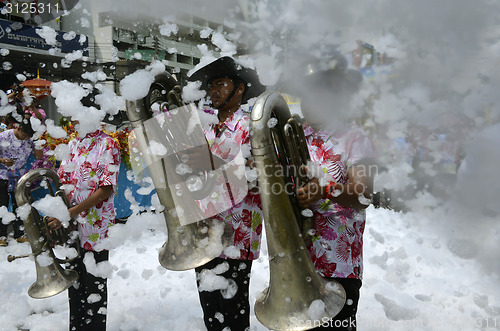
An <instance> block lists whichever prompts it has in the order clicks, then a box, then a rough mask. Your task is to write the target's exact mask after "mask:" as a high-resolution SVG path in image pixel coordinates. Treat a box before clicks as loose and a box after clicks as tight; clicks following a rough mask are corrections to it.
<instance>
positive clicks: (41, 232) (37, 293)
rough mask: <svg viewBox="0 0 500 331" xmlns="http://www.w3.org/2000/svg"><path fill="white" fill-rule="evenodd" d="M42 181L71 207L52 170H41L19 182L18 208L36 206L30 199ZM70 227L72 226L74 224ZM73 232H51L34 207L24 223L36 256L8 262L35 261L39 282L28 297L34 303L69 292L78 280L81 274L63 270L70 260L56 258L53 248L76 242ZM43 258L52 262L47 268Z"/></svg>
mask: <svg viewBox="0 0 500 331" xmlns="http://www.w3.org/2000/svg"><path fill="white" fill-rule="evenodd" d="M39 181H46V184H47V186H48V189H49V191H50V193H51V195H53V196H59V197H61V198H62V200H63V201H64V203H65V204H66V206H68V201H67V199H66V195H65V193H64V191H63V190H61V182H60V180H59V176H57V173H56V172H55V171H54V170H52V169H44V168H42V169H35V170H32V171H30V172H28V173H27V174H25V175H24V176H22V177H21V178H20V179H19V181H18V183H17V187H16V192H15V197H16V201H17V205H18V206H19V207H22V206H24V205H25V204H27V203H29V204H32V203H33V202H34V199H33V196H32V195H31V185H32V184H33V183H36V182H39ZM50 181H51V182H52V183H53V185H54V187H55V190H53V189H52V185H51V184H50ZM70 223H71V224H73V222H70ZM73 225H74V224H73ZM72 230H74V227H68V228H62V229H60V230H58V231H57V232H55V233H53V232H51V231H50V230H49V228H48V226H47V222H46V217H43V218H42V217H41V216H40V214H39V213H38V211H37V210H36V209H35V208H33V207H31V211H30V214H29V216H28V218H27V219H26V220H24V231H25V233H26V237H27V238H28V240H29V242H30V245H31V251H32V252H33V253H32V254H28V255H22V256H12V255H9V256H8V257H7V260H8V261H9V262H12V261H14V260H15V259H18V258H23V257H28V256H33V257H34V261H35V267H36V281H35V283H33V284H32V285H31V286H30V288H29V290H28V295H29V296H30V297H32V298H34V299H43V298H48V297H51V296H54V295H56V294H59V293H61V292H63V291H65V290H67V289H68V288H69V287H70V286H71V285H73V284H74V283H75V282H76V281H77V280H78V273H77V272H76V271H74V270H67V269H63V268H62V267H61V264H62V263H66V262H70V261H71V260H69V259H68V260H60V259H58V258H56V257H55V255H54V251H53V250H52V246H53V245H55V244H64V243H66V242H68V241H69V240H73V239H69V233H70V232H71V231H72ZM68 239H69V240H68ZM73 244H74V245H76V246H77V249H78V250H79V242H78V240H76V239H75V240H73ZM40 254H44V255H45V258H44V260H46V261H50V264H48V265H47V263H46V262H44V263H42V264H40V262H39V260H38V257H39V256H40Z"/></svg>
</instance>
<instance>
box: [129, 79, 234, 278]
mask: <svg viewBox="0 0 500 331" xmlns="http://www.w3.org/2000/svg"><path fill="white" fill-rule="evenodd" d="M181 91H182V89H181V87H180V86H179V85H178V83H177V81H176V80H175V79H174V78H173V77H172V76H171V75H170V74H168V73H166V72H165V73H162V74H160V75H158V76H156V78H155V81H154V83H153V84H152V85H151V87H150V90H149V93H148V95H147V96H146V97H145V98H144V99H141V100H136V101H127V114H128V118H129V120H130V122H131V124H132V126H133V128H134V130H133V131H132V133H133V139H134V144H135V146H136V147H133V148H131V150H134V149H136V150H138V154H139V156H140V157H137V158H138V159H139V158H140V159H141V160H142V163H141V165H140V166H139V167H138V168H139V170H142V169H143V168H144V165H145V167H146V168H147V170H148V171H149V173H150V175H151V178H152V180H153V184H154V186H155V189H156V193H157V195H158V198H159V200H160V202H161V204H162V205H163V206H164V207H165V210H164V212H163V215H164V217H165V221H166V224H167V231H168V238H167V242H165V243H164V244H163V246H162V247H161V249H160V253H159V261H160V264H161V265H162V266H163V267H164V268H166V269H169V270H188V269H193V268H196V267H198V266H201V265H203V264H205V263H207V262H208V261H210V260H212V259H213V258H215V257H217V256H219V255H220V254H221V253H222V251H223V250H224V248H226V247H227V246H228V245H229V242H230V239H231V236H232V229H231V227H230V225H228V224H225V223H224V222H223V221H217V220H209V221H208V220H205V219H206V218H208V217H206V216H205V215H204V213H203V212H202V211H201V210H198V209H197V208H196V207H197V206H195V207H194V208H193V206H192V205H191V206H187V204H188V203H189V202H190V201H195V200H198V199H200V198H203V197H204V196H206V195H208V194H210V193H212V188H213V185H214V178H212V177H211V176H210V175H209V174H208V172H205V173H203V174H202V176H201V178H202V180H203V185H202V188H201V189H198V190H194V191H193V192H191V191H189V190H187V189H185V190H183V192H184V193H183V195H182V197H180V196H178V195H177V192H179V191H180V189H181V186H182V185H181V184H180V183H169V179H170V180H171V179H172V178H173V177H175V171H174V170H175V169H172V168H175V164H173V163H172V162H171V158H176V157H178V158H179V156H178V155H177V154H176V153H174V154H171V155H169V156H168V157H165V156H158V155H154V153H152V152H151V151H152V149H153V147H154V144H155V143H160V144H161V145H162V146H163V147H165V146H169V148H173V149H175V150H182V148H183V146H184V145H185V144H187V145H190V146H200V145H206V144H207V142H206V139H205V137H204V136H203V138H200V137H193V136H192V135H190V134H189V132H190V127H189V122H190V121H189V120H190V116H191V115H192V111H194V112H196V111H197V109H194V110H193V107H191V108H190V107H189V106H192V105H185V104H184V103H183V102H182V99H181V97H180V95H181ZM158 110H159V111H158ZM155 112H156V114H155ZM191 129H192V128H191ZM199 130H200V132H202V131H201V127H200V128H199ZM174 163H175V162H174ZM181 163H182V161H181V160H177V164H181ZM141 168H142V169H141ZM172 173H173V176H172ZM167 177H168V178H167ZM172 191H174V192H172ZM189 208H191V209H193V210H191V214H190V215H192V216H193V218H194V219H196V220H200V221H197V222H192V220H187V219H188V218H189V217H186V215H183V211H185V210H187V209H189ZM186 220H187V221H186Z"/></svg>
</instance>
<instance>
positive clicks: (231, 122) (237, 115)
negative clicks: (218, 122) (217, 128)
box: [222, 108, 244, 131]
mask: <svg viewBox="0 0 500 331" xmlns="http://www.w3.org/2000/svg"><path fill="white" fill-rule="evenodd" d="M243 115H244V113H243V110H242V109H241V108H240V109H238V110H237V111H235V112H234V113H233V114H232V115H231V116H229V117H228V118H227V119H226V120H225V121H224V123H223V124H222V126H223V127H224V126H225V127H227V128H228V129H229V130H230V131H234V130H235V129H236V126H237V125H238V123H239V122H240V120H241V118H242V117H243Z"/></svg>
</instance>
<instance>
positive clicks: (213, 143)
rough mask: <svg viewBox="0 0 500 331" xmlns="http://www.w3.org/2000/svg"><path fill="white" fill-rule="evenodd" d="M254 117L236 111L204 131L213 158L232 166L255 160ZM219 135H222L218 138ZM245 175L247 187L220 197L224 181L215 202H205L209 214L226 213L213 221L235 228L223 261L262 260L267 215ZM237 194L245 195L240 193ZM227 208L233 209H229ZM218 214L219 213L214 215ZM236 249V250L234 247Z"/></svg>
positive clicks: (221, 182) (216, 191)
mask: <svg viewBox="0 0 500 331" xmlns="http://www.w3.org/2000/svg"><path fill="white" fill-rule="evenodd" d="M249 124H250V117H249V114H248V113H246V112H244V111H243V110H242V109H239V110H238V111H236V112H235V113H234V114H233V115H231V117H229V118H228V119H227V120H226V121H225V122H224V123H223V125H221V126H218V125H214V124H211V125H209V126H208V127H207V128H204V132H205V136H206V138H207V141H208V144H209V146H210V150H211V151H212V154H213V155H214V156H216V157H218V158H220V159H222V160H223V161H224V162H228V163H230V162H231V161H234V159H235V158H237V157H238V156H243V158H244V159H243V161H242V162H243V164H244V163H245V159H248V158H250V157H251V154H250V134H249ZM217 133H218V134H217ZM242 175H243V180H244V187H242V186H240V187H237V188H234V187H233V188H232V194H231V196H229V195H227V194H220V192H222V191H228V190H227V188H226V187H227V186H226V185H227V184H226V181H224V178H220V179H221V180H219V181H218V182H217V184H216V185H217V186H216V188H215V189H214V193H213V194H212V195H211V199H210V200H209V201H208V200H205V201H204V202H203V203H204V206H202V207H203V209H205V210H217V211H220V210H223V211H222V212H219V213H218V214H217V215H216V216H213V217H211V218H212V219H219V220H224V221H225V222H228V223H230V224H231V226H232V228H233V238H232V242H231V243H230V247H229V248H230V249H229V250H226V251H225V252H226V254H222V255H221V257H223V258H226V257H228V258H232V259H238V260H254V259H257V258H258V257H259V252H260V240H261V235H262V226H263V224H262V223H263V215H262V204H261V201H260V194H258V193H254V192H251V191H249V189H248V186H247V185H246V184H247V183H246V178H245V177H244V174H242ZM237 190H240V191H244V192H243V194H242V195H241V194H239V193H241V192H236V191H237ZM237 195H239V196H240V197H241V199H234V200H236V201H235V202H236V204H235V203H233V202H232V201H230V200H231V199H233V198H234V197H235V196H237ZM226 206H231V207H230V208H227V207H226ZM213 214H215V213H213ZM231 246H233V247H231Z"/></svg>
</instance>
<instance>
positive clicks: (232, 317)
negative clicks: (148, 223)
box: [190, 57, 265, 331]
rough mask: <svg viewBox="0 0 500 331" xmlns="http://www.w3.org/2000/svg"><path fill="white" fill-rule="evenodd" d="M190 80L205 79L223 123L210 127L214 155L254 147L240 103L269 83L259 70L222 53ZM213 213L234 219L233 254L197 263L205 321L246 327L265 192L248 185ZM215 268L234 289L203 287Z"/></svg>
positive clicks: (214, 326)
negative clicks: (239, 196)
mask: <svg viewBox="0 0 500 331" xmlns="http://www.w3.org/2000/svg"><path fill="white" fill-rule="evenodd" d="M190 81H201V82H202V85H201V89H202V90H205V91H207V92H208V95H209V96H210V100H211V103H212V107H213V108H215V109H216V110H217V118H218V123H217V124H211V125H210V126H209V128H208V129H206V130H205V136H206V138H207V141H208V144H209V147H210V152H211V156H210V157H211V158H212V159H218V160H222V161H223V163H229V162H231V161H232V160H233V159H234V158H235V157H236V156H237V155H238V154H239V153H240V152H241V151H242V150H246V152H248V151H250V148H251V147H250V134H249V123H250V117H249V115H250V114H249V113H248V112H247V111H244V110H243V109H242V108H241V105H242V104H246V103H247V101H248V100H249V99H250V98H253V97H257V96H259V95H260V94H261V93H262V92H264V90H265V87H264V86H263V85H261V84H260V82H259V79H258V77H257V73H256V72H255V71H254V70H251V69H248V68H244V67H242V66H240V65H239V64H237V63H236V61H235V60H234V59H232V58H230V57H222V58H219V59H217V60H216V61H214V62H212V63H210V64H208V65H206V66H204V67H202V68H201V69H199V70H197V71H196V72H195V73H193V74H192V75H191V77H190ZM243 155H244V157H245V158H247V164H249V163H251V155H249V153H247V154H246V155H245V153H244V154H243ZM245 189H246V188H245ZM221 190H224V188H221ZM230 196H231V195H230ZM231 199H232V198H231ZM219 202H220V201H219ZM227 202H228V201H226V203H227ZM216 203H217V202H216ZM229 204H230V201H229ZM212 219H219V220H224V221H225V222H228V223H230V225H231V227H232V229H233V237H232V241H231V243H230V247H231V248H233V249H234V252H233V254H231V256H230V257H229V256H227V255H225V254H224V253H223V254H222V255H221V256H220V257H218V258H215V259H213V260H212V261H210V262H208V263H206V264H205V265H203V266H200V267H198V268H196V277H197V281H198V282H197V284H198V288H199V292H198V294H199V296H200V303H201V307H202V309H203V319H204V322H205V326H206V327H207V329H208V330H223V329H224V330H226V329H231V330H233V331H238V330H247V329H248V328H249V327H250V303H249V291H248V289H249V285H250V272H251V269H252V262H253V260H255V259H257V258H258V257H259V252H260V241H261V235H262V222H263V219H262V206H261V201H260V194H259V193H256V192H253V191H251V190H248V191H247V192H245V197H244V198H243V200H242V201H241V202H239V203H237V204H236V205H234V204H233V207H232V208H230V209H229V210H226V211H224V212H220V213H219V214H217V215H215V216H214V217H212ZM225 252H226V251H225ZM226 253H227V252H226ZM210 272H216V273H217V274H218V275H219V276H222V277H224V278H225V279H226V280H228V284H231V287H232V288H234V289H235V293H231V291H230V290H229V289H222V290H215V291H207V290H202V289H200V283H201V282H202V281H203V277H204V276H205V275H207V274H208V273H210Z"/></svg>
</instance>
